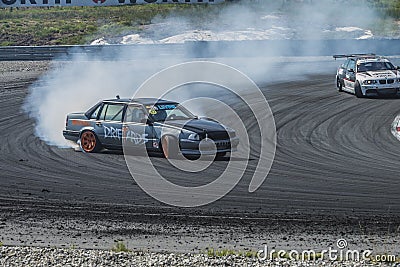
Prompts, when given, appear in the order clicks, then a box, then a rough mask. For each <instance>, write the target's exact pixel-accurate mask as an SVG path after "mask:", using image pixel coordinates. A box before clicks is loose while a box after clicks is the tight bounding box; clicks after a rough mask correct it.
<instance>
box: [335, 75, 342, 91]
mask: <svg viewBox="0 0 400 267" xmlns="http://www.w3.org/2000/svg"><path fill="white" fill-rule="evenodd" d="M336 87H337V89H338V91H339V92H343V84H342V82H341V81H340V79H339V78H337V80H336Z"/></svg>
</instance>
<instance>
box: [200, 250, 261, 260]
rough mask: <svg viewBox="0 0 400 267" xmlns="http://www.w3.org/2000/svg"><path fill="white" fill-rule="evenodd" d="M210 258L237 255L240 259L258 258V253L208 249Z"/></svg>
mask: <svg viewBox="0 0 400 267" xmlns="http://www.w3.org/2000/svg"><path fill="white" fill-rule="evenodd" d="M205 254H207V255H208V256H209V257H226V256H230V255H235V256H239V257H245V258H255V257H257V252H255V251H236V250H232V249H222V250H217V249H214V248H209V249H207V251H206V253H205Z"/></svg>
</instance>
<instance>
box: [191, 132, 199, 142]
mask: <svg viewBox="0 0 400 267" xmlns="http://www.w3.org/2000/svg"><path fill="white" fill-rule="evenodd" d="M188 139H189V140H194V141H200V136H199V135H198V134H197V133H192V134H189V136H188Z"/></svg>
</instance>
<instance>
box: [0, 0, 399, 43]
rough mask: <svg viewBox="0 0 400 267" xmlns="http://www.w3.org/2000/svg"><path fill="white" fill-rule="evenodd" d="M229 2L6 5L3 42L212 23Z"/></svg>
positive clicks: (389, 11) (277, 5)
mask: <svg viewBox="0 0 400 267" xmlns="http://www.w3.org/2000/svg"><path fill="white" fill-rule="evenodd" d="M257 1H258V0H257ZM257 1H250V0H242V4H243V5H246V6H247V7H251V6H252V8H254V9H257ZM353 1H354V2H355V3H359V2H362V1H364V2H363V3H365V4H366V5H370V6H371V7H372V8H374V9H376V10H377V11H378V12H380V13H381V14H382V16H383V17H387V18H396V19H400V1H398V0H374V1H371V0H361V1H356V0H353ZM236 2H237V1H235V3H236ZM252 3H254V5H252ZM282 3H283V2H281V1H276V2H271V11H273V10H275V9H278V10H281V11H283V12H285V11H287V10H290V9H291V8H294V9H296V7H297V5H298V3H297V4H296V1H293V2H292V1H289V2H287V4H285V5H283V4H282ZM292 3H293V4H292ZM229 5H232V3H231V2H225V3H223V4H218V5H207V4H201V5H184V4H162V5H159V4H146V5H125V6H107V7H43V8H18V9H17V8H13V9H10V8H1V9H0V46H9V45H76V44H88V43H90V42H91V41H93V40H95V39H98V38H101V37H106V38H107V37H117V38H118V37H121V36H122V35H127V34H135V33H140V32H141V31H143V30H144V29H146V27H147V26H148V25H149V24H151V23H154V22H157V21H162V20H163V19H165V18H167V17H171V18H185V19H184V20H185V22H187V23H191V24H193V25H202V26H205V27H207V25H208V24H207V23H210V22H212V21H214V20H215V18H217V17H218V15H219V14H220V12H221V10H222V9H224V8H225V7H226V6H229ZM185 22H184V23H185ZM221 23H222V24H223V23H224V22H223V21H221ZM385 25H386V23H384V22H382V25H378V26H377V30H379V31H383V32H385V31H388V32H391V31H396V29H388V28H387V26H385ZM225 26H229V25H225ZM393 27H396V26H393Z"/></svg>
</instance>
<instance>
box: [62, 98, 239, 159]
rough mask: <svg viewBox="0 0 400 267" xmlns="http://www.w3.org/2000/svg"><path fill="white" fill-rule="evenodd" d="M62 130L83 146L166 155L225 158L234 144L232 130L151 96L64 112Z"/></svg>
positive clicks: (117, 100)
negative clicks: (131, 149) (73, 111)
mask: <svg viewBox="0 0 400 267" xmlns="http://www.w3.org/2000/svg"><path fill="white" fill-rule="evenodd" d="M63 135H64V137H65V138H66V139H67V140H70V141H73V142H77V143H78V144H79V146H80V148H81V150H82V151H84V152H87V153H91V152H98V151H101V150H102V149H119V150H120V149H122V148H123V145H124V142H125V143H128V144H129V146H130V147H133V148H135V146H137V147H138V148H139V146H143V145H144V146H145V148H146V150H147V151H148V152H161V153H163V154H164V156H165V157H166V158H175V157H176V156H177V155H184V156H200V155H204V154H205V155H216V156H217V157H223V156H225V155H226V154H227V153H230V152H233V151H235V150H236V149H237V146H238V144H239V138H238V137H237V136H236V133H235V131H234V130H233V129H231V128H229V127H226V126H224V125H222V124H220V123H218V122H217V121H215V120H212V119H209V118H199V117H197V116H195V115H193V114H192V113H191V112H190V111H188V110H187V109H186V108H184V107H183V106H182V105H180V104H179V103H177V102H173V101H168V100H160V99H154V98H137V99H120V98H119V97H117V98H116V99H110V100H103V101H101V102H99V103H97V104H96V105H95V106H93V107H92V108H90V109H89V110H88V111H86V112H79V113H70V114H68V115H67V119H66V128H65V130H64V131H63Z"/></svg>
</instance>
